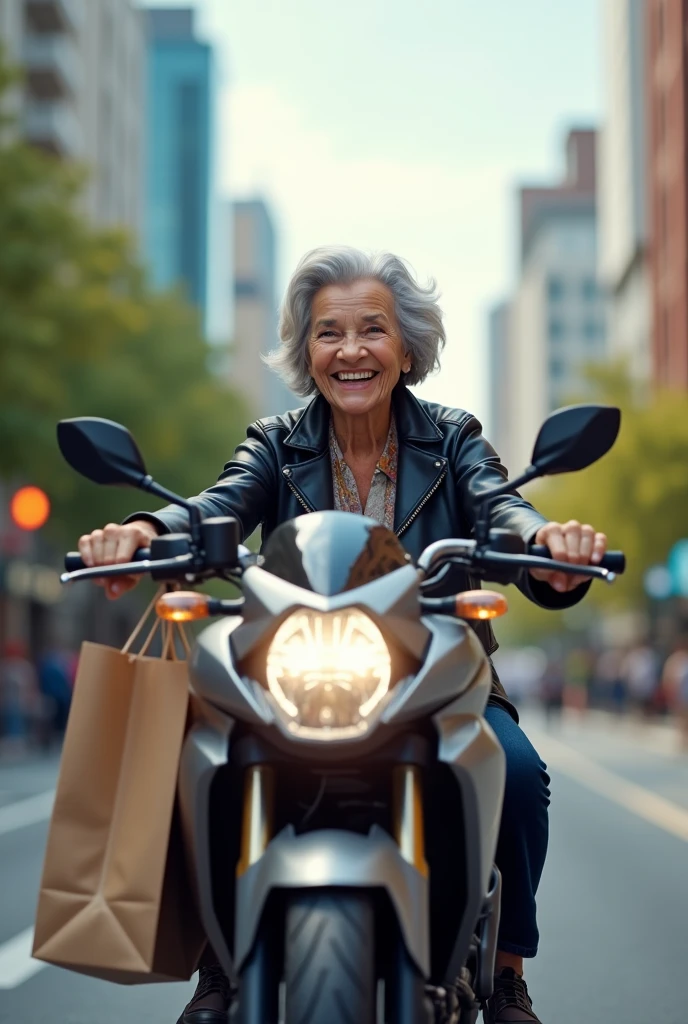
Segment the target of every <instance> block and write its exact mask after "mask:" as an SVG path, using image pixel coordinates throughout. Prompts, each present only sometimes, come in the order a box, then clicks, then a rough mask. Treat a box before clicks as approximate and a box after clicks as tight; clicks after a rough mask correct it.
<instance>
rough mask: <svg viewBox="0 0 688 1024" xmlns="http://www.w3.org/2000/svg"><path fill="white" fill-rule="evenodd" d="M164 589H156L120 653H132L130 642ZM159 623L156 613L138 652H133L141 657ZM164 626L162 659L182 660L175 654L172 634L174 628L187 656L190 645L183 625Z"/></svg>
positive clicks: (139, 631) (136, 634) (134, 638)
mask: <svg viewBox="0 0 688 1024" xmlns="http://www.w3.org/2000/svg"><path fill="white" fill-rule="evenodd" d="M165 590H166V588H165V587H164V586H162V587H160V588H159V589H158V590H157V592H156V593H155V595H154V596H153V599H152V600H151V602H150V604H149V605H148V607H147V608H146V610H145V612H144V613H143V615H142V616H141V618H140V619H139V621H138V622H137V624H136V626H135V627H134V630H133V632H132V634H131V636H130V637H129V639H128V640H127V642H126V643H125V645H124V647H123V648H122V654H131V653H134V652H132V650H131V648H132V644H133V643H134V641H135V640H136V638H137V637H138V636H139V634H140V633H141V630H142V629H143V627H144V626H145V624H146V622H147V621H148V618H149V616H150V614H151V612H153V611H154V609H155V605H156V603H157V602H158V601H159V599H160V597H161V596H162V595H163V594H164V593H165ZM161 624H162V620H161V619H159V618H158V616H157V615H156V616H155V621H154V622H153V625H152V627H151V629H150V631H149V633H148V636H147V637H146V639H145V640H144V641H143V644H142V645H141V648H140V650H139V651H138V652H135V653H137V654H138V655H139V656H141V657H142V656H143V655H144V654H145V653H146V651H147V650H148V649H149V647H150V645H151V643H152V642H153V639H154V637H155V635H156V633H157V631H158V630H159V629H160V626H161ZM165 627H166V628H165V630H164V633H163V646H162V659H163V660H164V661H168V660H169V661H180V660H184V659H180V658H179V657H178V656H177V650H176V646H175V642H174V636H175V632H174V631H175V629H176V631H177V635H178V636H179V638H180V640H181V643H182V647H183V648H184V653H185V655H186V656H187V657H188V655H189V654H190V653H191V645H190V643H189V638H188V637H187V635H186V630H185V629H184V627H183V625H182V624H181V623H180V622H170V623H165Z"/></svg>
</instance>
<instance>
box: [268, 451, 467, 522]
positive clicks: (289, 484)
mask: <svg viewBox="0 0 688 1024" xmlns="http://www.w3.org/2000/svg"><path fill="white" fill-rule="evenodd" d="M446 475H447V467H446V465H445V467H444V469H443V471H442V473H440V475H439V476H438V478H437V480H436V481H435V483H434V484H433V485H432V487H431V488H430V490H429V491H428V493H427V494H426V495H425V497H424V498H423V499H422V501H421V502H420V504H418V505H416V507H415V508H414V510H413V512H412V513H411V515H410V516H409V517H408V519H406V521H405V522H404V523H402V525H401V526H400V527H399V529H398V530H396V531H395V533H396V535H397V537H401V535H402V533H405V532H406V530H408V528H409V526H410V525H411V523H412V522H413V521H414V519H416V517H417V516H418V515H419V514H420V512H421V510H422V509H423V508H424V507H425V506H426V505H427V503H428V502H429V501H430V499H431V498H432V496H433V494H434V493H435V491H437V490H438V488H439V486H440V484H441V483H442V481H443V480H444V478H445V477H446ZM284 479H285V480H286V481H287V487H288V488H289V490H290V491H291V492H292V494H293V495H294V497H295V498H296V500H297V501H298V502H299V504H300V505H302V506H303V508H305V510H306V512H315V509H314V508H311V506H310V505H309V504H308V502H307V501H306V500H305V498H303V497H302V496H301V494H300V493H299V491H298V490H297V489H296V487H295V486H294V484H293V483H292V482H291V480H290V479H289V477H284Z"/></svg>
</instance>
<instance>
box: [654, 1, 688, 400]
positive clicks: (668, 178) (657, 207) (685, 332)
mask: <svg viewBox="0 0 688 1024" xmlns="http://www.w3.org/2000/svg"><path fill="white" fill-rule="evenodd" d="M645 16H646V23H645V29H646V34H647V46H648V58H647V59H648V68H647V78H646V81H647V110H648V117H649V142H650V144H649V157H648V160H649V195H650V208H649V215H650V235H651V238H652V246H651V260H650V262H651V275H652V325H653V345H652V367H653V377H654V381H655V383H656V384H657V385H658V386H660V387H672V388H681V389H683V390H686V389H688V281H687V277H686V275H687V273H688V152H687V149H686V147H687V145H688V138H687V131H688V129H687V123H686V118H687V117H688V58H687V56H686V33H687V32H688V0H647V2H646V5H645Z"/></svg>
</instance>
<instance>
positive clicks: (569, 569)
mask: <svg viewBox="0 0 688 1024" xmlns="http://www.w3.org/2000/svg"><path fill="white" fill-rule="evenodd" d="M473 562H474V563H477V564H478V565H479V564H480V563H481V562H482V563H483V564H485V563H487V564H488V565H495V566H498V565H501V566H507V567H508V566H513V567H514V568H519V569H543V570H544V571H545V572H561V573H564V574H565V575H567V576H588V577H589V578H590V579H591V580H602V581H603V583H608V584H612V583H613V582H614V581H615V580H616V573H615V572H610V570H609V569H602V568H601V567H600V566H598V565H573V564H572V563H571V562H555V561H553V560H552V559H551V558H538V557H537V555H506V554H504V555H502V554H497V553H496V552H493V551H483V552H476V553H475V555H474V556H473Z"/></svg>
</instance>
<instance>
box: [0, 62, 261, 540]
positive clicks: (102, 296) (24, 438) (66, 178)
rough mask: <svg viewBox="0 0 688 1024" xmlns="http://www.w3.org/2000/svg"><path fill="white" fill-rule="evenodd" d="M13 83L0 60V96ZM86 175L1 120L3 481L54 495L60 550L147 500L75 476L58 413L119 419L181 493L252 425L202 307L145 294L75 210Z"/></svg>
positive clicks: (126, 245) (135, 275) (113, 241)
mask: <svg viewBox="0 0 688 1024" xmlns="http://www.w3.org/2000/svg"><path fill="white" fill-rule="evenodd" d="M10 80H11V75H10V73H9V72H8V69H7V67H6V66H5V65H3V64H2V63H0V93H1V92H2V91H3V89H6V88H7V87H8V85H9V83H10ZM6 120H7V119H5V121H6ZM84 180H85V173H84V171H83V170H82V169H80V168H78V167H74V166H72V165H70V164H68V163H66V162H61V161H59V160H56V159H54V158H53V157H51V156H50V155H48V154H45V153H42V152H40V151H38V150H37V149H35V148H33V147H31V146H29V145H27V144H25V143H24V142H23V141H21V139H19V138H18V137H17V134H16V133H15V132H13V131H12V130H11V126H9V130H8V126H7V124H6V123H5V126H4V129H3V133H2V140H1V141H0V238H1V239H2V244H1V245H0V309H1V310H2V315H0V478H2V479H5V480H8V481H12V482H15V481H16V482H25V481H29V482H32V483H35V484H38V485H39V486H41V487H43V488H44V489H45V490H46V491H47V492H48V494H49V496H50V498H51V500H52V502H53V516H52V517H51V520H50V523H49V525H48V526H47V527H46V531H47V532H48V534H49V535H50V536H51V537H52V539H53V540H54V541H55V542H56V543H59V544H60V545H65V544H68V545H73V544H74V542H75V540H76V538H77V537H78V535H79V533H81V532H83V531H84V530H87V529H93V528H95V527H96V526H99V525H102V524H103V523H104V522H106V521H109V520H115V521H116V520H117V519H118V518H120V517H121V516H122V515H124V514H125V513H126V512H127V511H130V510H132V509H136V508H138V507H149V508H150V507H152V506H151V501H150V499H143V498H142V497H140V496H137V495H135V494H134V493H133V492H126V491H119V490H109V489H107V490H106V489H105V488H98V487H96V486H95V485H93V484H89V483H88V482H86V481H83V480H81V479H80V478H78V477H77V476H76V475H75V474H74V472H73V471H72V470H70V469H69V468H68V467H67V465H66V464H65V463H64V462H63V461H62V459H61V456H60V454H59V451H58V448H57V443H56V433H55V428H56V424H57V421H58V420H59V419H61V418H64V417H69V416H77V415H96V416H103V417H106V418H109V419H114V420H117V421H119V422H122V423H124V424H125V425H126V426H127V427H129V429H130V430H131V431H132V433H133V434H134V436H135V437H136V439H137V441H138V443H139V446H140V448H141V450H142V452H143V454H144V456H145V457H146V460H147V462H148V464H149V470H150V471H151V472H152V473H153V475H154V476H155V477H156V478H158V479H159V480H160V481H161V482H164V483H165V484H166V485H167V486H169V487H171V488H172V489H177V490H179V491H181V492H182V493H196V492H197V491H198V490H199V489H201V488H202V487H203V486H207V485H208V484H209V483H210V482H212V481H213V480H214V479H216V477H217V474H218V472H219V470H220V469H221V468H222V465H223V463H224V462H225V461H226V460H227V459H228V458H229V456H230V455H231V453H232V451H233V448H234V446H235V445H236V443H237V441H238V440H239V439H240V437H241V436H242V435H243V432H244V428H245V425H246V412H245V408H244V406H243V403H242V401H241V399H240V398H239V396H238V395H237V394H236V393H235V392H233V391H231V390H229V389H228V388H227V387H226V386H225V385H223V384H222V383H221V381H220V380H219V379H218V378H217V377H215V376H214V375H213V374H212V373H211V372H210V369H209V356H210V354H211V353H210V349H209V347H208V346H207V344H206V342H205V340H204V339H203V336H202V332H201V325H200V321H199V317H198V315H197V312H196V311H195V310H194V309H193V308H192V307H191V306H190V305H189V304H188V303H187V302H186V301H185V299H184V298H183V296H182V295H181V294H178V293H163V294H156V293H155V292H154V291H153V290H152V289H151V287H150V286H149V284H148V282H147V279H146V275H145V272H144V270H143V268H142V266H141V264H140V261H139V259H138V257H137V255H136V253H135V250H134V245H133V242H132V241H131V240H130V239H129V238H128V237H127V235H126V234H125V233H124V232H122V231H115V230H102V229H98V228H95V227H93V226H92V225H91V224H90V223H89V222H88V221H87V220H86V219H85V217H84V216H83V215H82V214H81V213H80V212H79V205H78V204H79V196H80V192H81V188H82V186H83V182H84ZM142 501H143V502H145V505H144V506H142V504H141V503H142ZM155 504H156V502H155V501H153V503H152V505H153V507H154V506H155Z"/></svg>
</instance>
